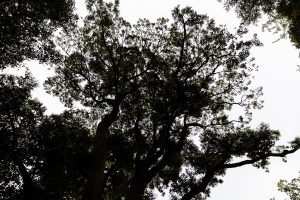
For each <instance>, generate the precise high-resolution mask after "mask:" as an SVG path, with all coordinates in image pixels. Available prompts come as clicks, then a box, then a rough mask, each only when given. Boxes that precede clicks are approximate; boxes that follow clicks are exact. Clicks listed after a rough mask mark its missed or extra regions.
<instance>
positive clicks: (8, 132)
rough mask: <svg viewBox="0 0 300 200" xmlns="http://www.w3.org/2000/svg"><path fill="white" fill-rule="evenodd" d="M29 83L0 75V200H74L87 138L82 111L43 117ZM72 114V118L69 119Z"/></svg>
mask: <svg viewBox="0 0 300 200" xmlns="http://www.w3.org/2000/svg"><path fill="white" fill-rule="evenodd" d="M35 86H36V83H35V81H34V80H33V78H32V77H31V76H30V74H29V73H26V74H25V76H24V77H16V76H13V75H3V74H2V75H0V133H1V134H0V157H1V160H0V177H1V181H0V199H1V200H7V199H10V200H14V199H15V200H41V199H43V200H46V199H49V200H50V199H51V200H53V199H74V196H75V197H76V194H77V193H78V191H80V187H81V185H82V181H83V180H84V168H85V166H84V164H81V162H82V161H84V159H85V158H84V157H85V155H86V154H87V151H88V148H89V146H90V145H89V144H90V137H89V129H88V128H87V127H86V125H85V124H86V121H84V119H85V118H84V117H83V116H84V115H83V114H82V112H79V111H77V112H75V111H66V112H64V113H63V114H61V115H52V116H44V115H43V113H44V110H45V109H44V108H43V107H42V105H41V103H39V102H38V101H37V100H35V99H32V98H31V94H30V92H31V90H32V89H33V88H34V87H35ZM75 114H76V115H75Z"/></svg>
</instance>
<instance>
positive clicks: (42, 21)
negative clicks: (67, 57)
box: [0, 0, 76, 69]
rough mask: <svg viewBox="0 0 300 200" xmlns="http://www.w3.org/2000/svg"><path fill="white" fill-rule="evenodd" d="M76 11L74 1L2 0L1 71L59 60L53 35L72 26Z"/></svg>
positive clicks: (0, 7)
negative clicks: (32, 61)
mask: <svg viewBox="0 0 300 200" xmlns="http://www.w3.org/2000/svg"><path fill="white" fill-rule="evenodd" d="M73 10H74V1H73V0H35V1H31V0H22V1H20V0H2V1H1V3H0V55H1V56H0V60H1V61H0V69H3V68H4V67H7V66H8V65H9V66H15V65H16V64H18V63H20V62H22V61H24V60H26V59H39V60H40V61H43V62H46V61H47V62H49V61H50V60H51V61H55V60H57V59H58V57H59V55H58V54H57V52H56V51H55V46H54V44H53V42H52V41H51V35H52V33H53V32H54V31H55V30H56V29H57V28H59V27H61V28H64V29H68V28H69V27H70V26H71V25H72V23H73V22H74V20H75V19H76V16H75V15H74V13H73Z"/></svg>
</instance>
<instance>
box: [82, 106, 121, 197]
mask: <svg viewBox="0 0 300 200" xmlns="http://www.w3.org/2000/svg"><path fill="white" fill-rule="evenodd" d="M118 111H119V108H118V106H115V107H114V108H113V110H112V111H111V113H109V114H107V115H105V116H104V118H103V119H102V121H101V122H100V123H99V124H98V126H97V131H96V136H95V140H94V142H93V147H92V151H91V154H90V156H91V157H90V163H89V169H88V172H87V181H86V185H85V187H84V191H83V196H82V200H101V199H102V195H103V191H104V187H105V185H104V171H105V160H106V139H107V134H108V131H109V127H110V126H111V124H112V123H113V122H114V121H115V120H116V118H117V115H118Z"/></svg>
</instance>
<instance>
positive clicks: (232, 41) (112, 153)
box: [45, 0, 300, 200]
mask: <svg viewBox="0 0 300 200" xmlns="http://www.w3.org/2000/svg"><path fill="white" fill-rule="evenodd" d="M87 5H88V10H89V15H88V16H87V17H86V19H85V26H84V27H83V28H79V29H76V30H74V31H73V33H70V32H68V34H67V35H66V36H65V37H61V41H60V43H61V46H62V47H63V46H64V45H65V49H66V52H67V55H68V56H66V58H65V61H64V62H63V63H60V64H58V65H57V66H56V75H55V76H54V77H52V78H49V79H48V80H47V82H46V83H45V86H46V89H47V90H48V91H49V92H51V93H52V94H54V95H56V96H58V97H59V98H60V99H61V101H62V102H64V103H65V104H66V105H67V106H69V107H72V104H73V102H74V101H79V102H80V103H81V104H82V105H84V106H86V107H89V109H90V110H91V112H93V113H94V115H95V117H96V128H95V135H94V137H93V140H92V145H91V148H90V153H89V162H88V168H87V178H86V183H85V184H84V185H83V192H82V195H83V196H82V198H81V199H85V200H99V199H128V200H129V199H153V198H154V196H153V195H154V193H153V191H154V189H155V188H156V189H158V190H160V191H163V190H164V189H166V188H168V189H169V191H170V194H171V199H183V200H187V199H203V198H205V197H206V196H208V195H209V189H210V187H213V186H215V185H216V184H218V183H219V182H221V180H220V178H221V176H223V175H224V174H225V172H226V169H228V168H235V167H240V166H242V165H246V164H253V165H254V166H256V167H263V168H265V167H266V166H267V164H268V158H269V157H271V156H278V157H284V156H285V155H287V154H289V153H293V152H295V151H296V150H297V149H298V148H299V145H300V142H299V140H295V141H294V142H292V143H291V145H290V146H287V147H278V148H276V146H275V142H276V141H277V140H278V138H279V133H278V131H274V130H271V129H270V128H269V127H268V126H267V125H265V124H262V125H261V126H259V127H258V128H257V129H256V130H252V129H250V128H249V127H248V125H247V124H248V122H249V120H250V119H251V109H253V108H260V107H261V102H260V101H259V100H258V98H259V96H260V95H261V88H257V89H250V83H251V72H252V71H253V70H255V69H256V66H255V65H254V64H253V59H251V58H249V55H250V49H251V47H255V46H260V45H261V43H260V42H259V41H258V40H257V38H256V37H255V36H254V37H253V38H252V39H250V40H247V41H243V40H242V38H243V36H244V34H246V33H247V30H246V28H244V27H243V26H241V27H240V28H239V29H238V30H237V32H236V33H235V34H231V33H229V32H228V31H227V30H226V29H225V28H224V27H222V26H216V25H215V23H214V21H213V20H211V19H209V18H208V17H207V16H205V15H200V14H197V13H196V12H195V11H194V10H192V9H191V8H189V7H187V8H183V9H180V8H179V7H176V8H175V9H174V10H173V11H172V16H173V20H172V21H169V20H168V19H165V18H160V19H158V20H157V21H156V22H154V23H152V22H150V21H148V20H147V19H141V20H139V21H138V22H137V23H136V24H134V25H131V24H130V23H128V22H127V21H125V20H124V19H123V18H122V17H120V15H119V10H118V1H115V3H105V2H103V1H101V0H98V1H95V0H89V1H87ZM70 44H72V46H71V48H70ZM68 50H69V51H68ZM234 107H240V108H242V109H243V110H244V115H243V116H241V117H239V118H238V119H233V120H232V119H230V117H229V112H230V111H231V110H232V109H233V108H234ZM236 158H239V159H238V160H239V161H236ZM235 161H236V162H235Z"/></svg>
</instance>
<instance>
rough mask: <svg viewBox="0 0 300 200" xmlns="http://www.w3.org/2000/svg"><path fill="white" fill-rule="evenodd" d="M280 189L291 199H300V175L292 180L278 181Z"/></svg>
mask: <svg viewBox="0 0 300 200" xmlns="http://www.w3.org/2000/svg"><path fill="white" fill-rule="evenodd" d="M278 189H279V191H281V192H284V193H286V194H287V195H288V196H289V197H290V200H299V199H300V176H299V177H297V178H293V179H292V180H291V181H290V182H288V181H287V180H280V181H279V182H278Z"/></svg>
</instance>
